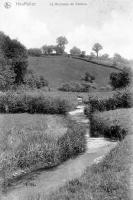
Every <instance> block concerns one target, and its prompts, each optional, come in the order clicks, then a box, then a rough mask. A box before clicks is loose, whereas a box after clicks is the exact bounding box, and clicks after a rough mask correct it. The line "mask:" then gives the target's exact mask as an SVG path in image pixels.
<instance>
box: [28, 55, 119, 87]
mask: <svg viewBox="0 0 133 200" xmlns="http://www.w3.org/2000/svg"><path fill="white" fill-rule="evenodd" d="M29 68H30V69H33V70H35V71H36V72H37V73H40V74H43V75H44V76H45V78H46V79H47V80H48V81H49V83H50V86H51V87H54V88H57V87H59V86H60V85H61V84H62V83H64V82H69V81H80V77H81V76H82V75H83V74H84V73H85V72H87V71H88V72H89V73H90V74H92V75H94V76H95V78H96V83H97V85H98V86H99V87H103V86H107V84H108V81H109V75H110V73H111V72H117V71H118V70H116V69H112V68H106V67H105V66H100V65H97V64H94V63H87V62H85V61H83V60H78V59H73V58H68V57H64V56H47V57H29Z"/></svg>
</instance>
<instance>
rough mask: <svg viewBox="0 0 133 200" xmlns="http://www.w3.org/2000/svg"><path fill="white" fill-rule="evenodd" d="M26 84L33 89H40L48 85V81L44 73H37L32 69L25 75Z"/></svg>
mask: <svg viewBox="0 0 133 200" xmlns="http://www.w3.org/2000/svg"><path fill="white" fill-rule="evenodd" d="M24 85H25V86H28V87H29V88H32V89H35V88H37V89H40V88H42V87H46V86H48V81H47V80H46V79H45V78H44V77H43V76H42V75H39V74H36V73H34V72H33V71H31V70H30V71H28V72H27V74H26V75H25V78H24Z"/></svg>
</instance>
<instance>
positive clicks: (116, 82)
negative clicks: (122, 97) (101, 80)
mask: <svg viewBox="0 0 133 200" xmlns="http://www.w3.org/2000/svg"><path fill="white" fill-rule="evenodd" d="M131 74H132V72H131V70H130V69H128V68H124V69H123V71H122V72H119V73H116V72H113V73H111V75H110V85H111V86H112V87H113V89H117V88H124V87H127V86H129V85H130V83H131Z"/></svg>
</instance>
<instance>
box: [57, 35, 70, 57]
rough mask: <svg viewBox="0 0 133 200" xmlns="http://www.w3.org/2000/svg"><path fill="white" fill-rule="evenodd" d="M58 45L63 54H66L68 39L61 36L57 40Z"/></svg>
mask: <svg viewBox="0 0 133 200" xmlns="http://www.w3.org/2000/svg"><path fill="white" fill-rule="evenodd" d="M56 43H57V46H58V47H59V48H60V50H61V54H62V53H64V50H65V45H66V44H68V40H67V38H66V37H64V36H60V37H58V38H57V39H56Z"/></svg>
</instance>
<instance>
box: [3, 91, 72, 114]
mask: <svg viewBox="0 0 133 200" xmlns="http://www.w3.org/2000/svg"><path fill="white" fill-rule="evenodd" d="M71 106H72V105H71V104H70V102H68V101H67V100H65V99H61V98H54V97H52V96H51V97H50V96H46V95H45V94H43V93H41V92H34V91H33V92H23V93H12V92H7V93H3V94H1V96H0V112H1V113H24V112H28V113H43V114H65V113H66V112H68V111H69V110H70V109H71Z"/></svg>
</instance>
